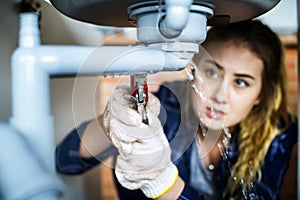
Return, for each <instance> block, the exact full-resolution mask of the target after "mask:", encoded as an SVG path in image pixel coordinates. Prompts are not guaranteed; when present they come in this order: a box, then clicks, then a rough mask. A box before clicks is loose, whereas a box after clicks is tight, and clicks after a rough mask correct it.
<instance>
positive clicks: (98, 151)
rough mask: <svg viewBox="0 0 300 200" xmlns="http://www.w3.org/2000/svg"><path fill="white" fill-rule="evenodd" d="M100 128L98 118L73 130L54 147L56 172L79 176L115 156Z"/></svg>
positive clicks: (100, 120)
mask: <svg viewBox="0 0 300 200" xmlns="http://www.w3.org/2000/svg"><path fill="white" fill-rule="evenodd" d="M102 127H103V124H102V116H99V117H98V118H97V119H94V120H91V121H88V122H84V123H82V124H81V125H80V126H79V127H78V128H75V129H73V130H72V131H71V132H70V133H69V134H68V135H67V136H66V138H64V140H63V141H62V142H61V143H60V144H59V145H58V146H57V147H56V151H55V158H56V170H57V171H58V172H59V173H62V174H69V175H71V174H81V173H84V172H85V171H87V170H89V169H90V168H92V167H94V166H95V165H97V164H99V163H100V162H101V161H102V160H105V159H106V158H107V157H109V156H110V155H113V154H116V153H117V151H116V149H115V148H114V147H113V146H112V145H111V143H110V142H109V140H108V139H107V138H106V136H105V134H104V133H103V131H102V130H103V128H102Z"/></svg>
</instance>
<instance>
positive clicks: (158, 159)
mask: <svg viewBox="0 0 300 200" xmlns="http://www.w3.org/2000/svg"><path fill="white" fill-rule="evenodd" d="M148 99H149V100H148V104H147V117H148V121H149V125H147V124H144V123H143V122H142V117H141V115H140V114H139V113H138V112H137V111H136V110H135V109H132V107H134V105H135V102H136V100H135V98H134V97H132V96H131V95H130V89H129V88H124V87H123V88H117V89H116V90H115V92H114V93H113V95H112V96H111V98H110V99H109V101H108V104H107V107H106V110H105V112H104V117H103V123H104V126H105V127H106V130H107V136H108V137H109V138H110V140H111V142H112V143H113V145H115V147H116V148H117V149H118V150H119V153H120V154H119V155H118V157H117V163H116V170H115V173H116V177H117V179H118V181H119V182H120V184H121V185H122V186H123V187H125V188H127V189H131V190H134V189H141V190H142V191H143V192H144V194H145V195H146V196H147V197H150V198H157V197H159V196H162V195H163V194H165V193H166V192H167V191H168V190H169V189H170V188H171V187H172V186H173V184H174V183H175V181H176V180H177V178H178V170H177V167H176V166H175V165H174V164H173V163H172V162H171V150H170V146H169V143H168V141H167V139H166V136H165V134H164V132H163V129H162V127H161V123H160V121H159V120H158V117H157V116H158V114H159V110H160V103H159V100H158V99H157V98H156V97H155V96H154V95H152V94H149V98H148Z"/></svg>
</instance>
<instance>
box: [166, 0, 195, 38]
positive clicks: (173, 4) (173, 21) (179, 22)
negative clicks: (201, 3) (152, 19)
mask: <svg viewBox="0 0 300 200" xmlns="http://www.w3.org/2000/svg"><path fill="white" fill-rule="evenodd" d="M192 3H193V1H192V0H185V1H178V0H165V7H166V14H165V16H164V18H163V19H162V22H161V23H160V28H161V33H162V34H163V35H164V36H165V37H167V38H174V37H177V36H178V35H179V34H180V33H181V32H182V30H183V29H184V28H185V26H186V24H187V21H188V18H189V14H190V7H191V5H192Z"/></svg>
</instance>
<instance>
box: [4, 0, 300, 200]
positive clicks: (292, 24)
mask: <svg viewBox="0 0 300 200" xmlns="http://www.w3.org/2000/svg"><path fill="white" fill-rule="evenodd" d="M39 2H40V3H41V7H42V18H41V39H42V44H64V45H93V46H94V45H128V44H133V43H135V42H136V35H135V30H134V28H127V29H121V28H116V27H101V26H95V25H92V24H87V23H83V22H80V21H76V20H73V19H71V18H68V17H66V16H64V15H62V14H61V13H59V12H58V11H57V10H56V9H55V8H53V7H52V6H51V5H50V4H49V3H47V2H46V1H43V0H40V1H39ZM18 3H20V1H16V0H15V1H13V0H1V1H0V29H1V31H0V44H1V45H0V81H1V83H0V120H1V121H8V120H9V118H10V116H11V70H10V61H11V54H12V52H13V51H14V49H15V48H16V47H17V37H18V27H19V18H18V11H17V9H16V4H18ZM259 19H260V20H262V21H263V22H265V23H266V24H268V25H269V26H270V27H271V28H272V29H273V30H274V31H275V32H277V33H278V34H279V35H280V38H281V39H282V41H283V43H284V48H285V51H286V67H287V71H288V76H289V83H288V85H289V91H288V99H289V104H290V105H291V107H292V109H293V111H294V112H295V113H297V110H298V77H297V74H298V49H297V48H298V46H297V45H298V41H297V0H281V1H280V2H279V4H278V5H277V6H276V7H275V8H274V9H272V10H271V11H269V12H268V13H266V14H264V15H262V16H260V17H259ZM66 59H70V58H66ZM99 59H101V58H99ZM171 73H172V76H170V75H169V72H163V73H158V74H155V75H151V76H149V77H148V78H149V83H150V91H155V90H156V89H157V86H158V84H159V83H161V82H163V81H171V80H173V79H180V78H182V76H181V75H180V72H171ZM75 80H76V81H78V83H80V84H79V86H78V87H77V88H76V89H77V90H79V91H80V92H79V93H80V95H77V96H74V95H73V89H74V82H75ZM120 81H122V82H123V83H124V84H127V83H128V84H129V79H128V77H122V78H120V77H115V78H113V77H107V78H103V77H60V78H52V79H51V107H52V110H51V111H52V115H53V117H54V123H55V142H56V144H58V143H59V142H60V141H61V140H62V139H63V138H64V137H65V135H66V134H67V133H68V132H69V131H71V130H72V129H73V128H74V127H75V126H76V124H78V123H81V122H83V121H86V120H89V119H91V118H93V117H95V110H88V109H86V108H85V99H87V98H96V100H97V101H98V102H99V107H97V108H96V114H97V113H99V112H101V110H102V109H103V107H104V105H105V103H106V101H107V99H108V97H109V95H110V92H111V91H112V88H113V87H115V86H116V84H117V83H119V82H120ZM95 83H96V84H97V85H98V86H97V91H95V90H94V88H95ZM151 83H152V84H151ZM77 85H78V84H77ZM20 101H21V99H20ZM74 102H76V105H77V107H76V111H78V112H80V113H81V115H80V117H79V118H78V117H77V119H74V118H73V112H74V110H73V109H72V105H73V104H74ZM0 159H1V158H0ZM109 162H110V161H109V160H108V161H107V163H109ZM111 175H112V174H111V171H110V168H109V166H108V165H102V166H99V167H96V168H94V169H92V170H90V171H89V172H87V173H86V174H84V175H78V176H61V175H59V176H60V177H61V178H62V180H63V181H64V182H65V184H66V186H67V196H66V200H71V199H72V200H83V199H88V200H96V199H97V200H100V199H104V200H114V199H117V196H116V192H115V190H114V185H113V181H112V178H111ZM284 181H285V183H284V186H283V188H282V192H281V199H297V149H295V150H294V153H293V155H292V160H291V164H290V168H289V170H288V173H287V174H286V176H285V180H284Z"/></svg>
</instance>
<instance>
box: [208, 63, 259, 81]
mask: <svg viewBox="0 0 300 200" xmlns="http://www.w3.org/2000/svg"><path fill="white" fill-rule="evenodd" d="M209 62H210V63H212V64H214V65H216V66H217V68H218V69H219V70H222V71H224V67H222V65H220V64H218V63H217V62H216V61H212V60H210V61H209ZM234 75H235V76H238V77H243V78H250V79H252V80H255V77H253V76H251V75H249V74H239V73H234Z"/></svg>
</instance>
